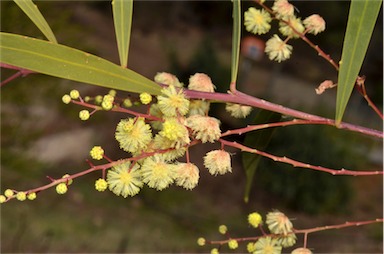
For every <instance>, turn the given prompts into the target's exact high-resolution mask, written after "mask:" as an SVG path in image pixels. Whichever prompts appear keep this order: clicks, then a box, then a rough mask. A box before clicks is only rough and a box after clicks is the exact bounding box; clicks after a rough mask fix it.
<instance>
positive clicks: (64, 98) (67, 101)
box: [61, 94, 71, 104]
mask: <svg viewBox="0 0 384 254" xmlns="http://www.w3.org/2000/svg"><path fill="white" fill-rule="evenodd" d="M61 100H62V101H63V102H64V103H65V104H69V103H70V102H71V96H69V95H68V94H64V95H63V97H62V98H61Z"/></svg>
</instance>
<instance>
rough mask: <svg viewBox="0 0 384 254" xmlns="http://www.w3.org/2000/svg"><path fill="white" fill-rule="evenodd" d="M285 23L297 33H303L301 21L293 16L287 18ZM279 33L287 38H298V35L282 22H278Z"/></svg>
mask: <svg viewBox="0 0 384 254" xmlns="http://www.w3.org/2000/svg"><path fill="white" fill-rule="evenodd" d="M287 21H288V22H289V24H290V25H291V26H292V27H293V28H294V29H295V30H296V31H297V32H299V33H303V32H304V30H305V28H304V26H303V24H302V23H301V19H300V18H296V17H295V16H292V17H289V18H288V19H287ZM279 26H280V28H279V31H280V33H281V34H282V35H285V36H287V37H288V36H289V37H291V38H299V37H300V35H299V34H297V33H295V32H294V31H293V29H292V28H291V27H290V26H289V25H287V24H286V23H284V22H280V23H279Z"/></svg>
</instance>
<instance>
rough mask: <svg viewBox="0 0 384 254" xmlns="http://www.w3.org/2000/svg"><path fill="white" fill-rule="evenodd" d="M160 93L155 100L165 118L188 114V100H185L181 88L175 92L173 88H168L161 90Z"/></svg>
mask: <svg viewBox="0 0 384 254" xmlns="http://www.w3.org/2000/svg"><path fill="white" fill-rule="evenodd" d="M161 93H162V94H161V95H159V96H157V100H158V105H159V108H160V110H161V112H162V113H163V114H164V115H165V116H167V117H176V116H178V115H181V116H184V115H186V114H187V113H188V109H189V100H187V99H186V98H185V95H184V93H183V90H182V89H181V88H180V89H179V90H178V91H177V90H176V88H175V87H174V86H169V87H165V88H163V89H162V90H161Z"/></svg>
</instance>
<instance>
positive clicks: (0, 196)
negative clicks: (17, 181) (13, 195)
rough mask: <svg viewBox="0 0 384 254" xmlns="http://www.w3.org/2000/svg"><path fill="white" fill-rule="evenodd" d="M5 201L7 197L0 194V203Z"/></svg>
mask: <svg viewBox="0 0 384 254" xmlns="http://www.w3.org/2000/svg"><path fill="white" fill-rule="evenodd" d="M5 201H7V198H6V197H5V196H4V195H0V204H2V203H4V202H5Z"/></svg>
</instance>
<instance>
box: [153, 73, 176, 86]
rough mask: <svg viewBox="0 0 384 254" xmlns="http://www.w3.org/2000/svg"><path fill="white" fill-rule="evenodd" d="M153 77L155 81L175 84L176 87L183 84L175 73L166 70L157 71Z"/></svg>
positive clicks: (170, 84)
mask: <svg viewBox="0 0 384 254" xmlns="http://www.w3.org/2000/svg"><path fill="white" fill-rule="evenodd" d="M154 79H155V82H157V83H160V84H163V85H169V86H176V87H182V86H183V84H182V83H180V81H179V79H178V78H177V77H176V76H175V75H173V74H170V73H167V72H158V73H157V74H156V76H155V78H154Z"/></svg>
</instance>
